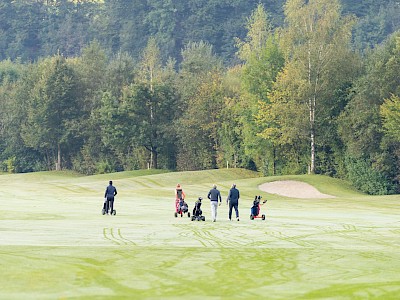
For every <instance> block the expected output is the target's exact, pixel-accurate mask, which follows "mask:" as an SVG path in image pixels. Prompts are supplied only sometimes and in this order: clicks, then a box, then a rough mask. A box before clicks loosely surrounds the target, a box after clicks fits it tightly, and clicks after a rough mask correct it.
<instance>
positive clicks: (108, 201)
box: [104, 180, 117, 214]
mask: <svg viewBox="0 0 400 300" xmlns="http://www.w3.org/2000/svg"><path fill="white" fill-rule="evenodd" d="M116 195H117V189H116V188H115V186H113V182H112V181H111V180H110V182H109V185H108V186H107V188H106V192H105V193H104V209H105V212H106V214H108V211H109V210H110V214H112V213H113V210H114V197H115V196H116Z"/></svg>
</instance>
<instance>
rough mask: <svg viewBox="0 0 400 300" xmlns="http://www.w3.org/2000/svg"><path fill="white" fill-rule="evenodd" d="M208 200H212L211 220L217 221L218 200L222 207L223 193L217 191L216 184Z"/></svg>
mask: <svg viewBox="0 0 400 300" xmlns="http://www.w3.org/2000/svg"><path fill="white" fill-rule="evenodd" d="M207 198H208V199H210V202H211V218H212V220H213V222H215V221H217V209H218V200H219V205H221V201H222V198H221V193H220V192H219V191H218V190H217V185H216V184H214V185H213V188H212V189H211V190H210V191H209V192H208V195H207Z"/></svg>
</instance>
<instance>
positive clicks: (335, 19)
mask: <svg viewBox="0 0 400 300" xmlns="http://www.w3.org/2000/svg"><path fill="white" fill-rule="evenodd" d="M284 10H285V23H286V27H285V28H284V29H283V30H282V49H283V50H284V52H285V57H286V65H285V68H284V70H283V72H282V73H281V75H280V76H279V78H278V80H277V82H276V84H275V86H274V90H273V91H272V93H271V95H270V98H271V102H272V103H271V105H267V107H264V109H265V110H267V111H268V110H270V111H273V112H274V115H275V120H274V119H272V120H271V119H270V120H269V122H270V124H271V126H270V127H269V128H267V129H266V131H265V132H264V136H269V135H270V134H272V136H275V138H277V139H280V141H279V143H286V142H290V139H289V140H287V141H286V142H285V141H283V140H282V139H283V138H288V137H290V136H292V137H296V138H297V139H298V138H300V139H301V138H303V136H302V135H301V134H300V135H298V134H297V133H299V132H300V133H301V131H302V130H301V129H300V128H299V127H302V126H304V120H307V124H306V130H307V131H308V134H307V135H308V138H307V139H308V143H309V148H310V153H309V155H310V159H309V168H308V169H309V170H308V171H309V173H314V172H315V158H316V137H317V135H318V132H317V131H318V123H319V119H318V118H322V115H323V114H322V113H323V111H324V109H325V108H327V107H328V106H329V105H331V104H332V101H333V100H334V98H333V94H334V90H335V89H336V88H337V87H338V86H340V85H341V84H343V83H344V82H346V81H347V80H349V77H351V74H352V69H351V67H350V66H349V65H350V64H349V63H348V62H349V59H350V57H352V53H351V50H350V40H351V29H352V25H353V23H354V22H353V18H352V17H342V16H341V7H340V4H339V1H338V0H310V1H305V0H288V1H287V2H286V5H285V7H284ZM289 79H290V80H289ZM280 106H281V109H278V107H280ZM290 109H292V110H293V111H292V112H291V113H288V110H290ZM305 112H306V114H307V115H304V113H305ZM285 115H286V116H289V115H292V117H291V118H286V117H285ZM296 120H297V121H298V122H300V123H299V124H296ZM289 124H290V125H289ZM302 124H303V125H302ZM283 129H284V130H288V131H289V132H283V131H282V130H283ZM296 131H297V133H296ZM290 132H292V133H293V134H291V133H290Z"/></svg>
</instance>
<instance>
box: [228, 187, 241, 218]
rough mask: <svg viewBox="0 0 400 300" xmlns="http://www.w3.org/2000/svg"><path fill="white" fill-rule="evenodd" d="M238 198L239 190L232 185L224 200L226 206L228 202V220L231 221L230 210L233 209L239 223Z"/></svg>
mask: <svg viewBox="0 0 400 300" xmlns="http://www.w3.org/2000/svg"><path fill="white" fill-rule="evenodd" d="M239 198H240V193H239V190H238V189H237V188H236V184H232V188H231V189H230V190H229V194H228V198H227V199H226V204H228V202H229V220H231V219H232V208H235V212H236V220H238V221H239V208H238V207H239Z"/></svg>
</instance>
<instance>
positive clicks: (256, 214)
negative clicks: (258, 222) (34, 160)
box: [250, 196, 267, 220]
mask: <svg viewBox="0 0 400 300" xmlns="http://www.w3.org/2000/svg"><path fill="white" fill-rule="evenodd" d="M261 198H262V197H261V196H255V197H254V201H253V206H252V207H251V209H250V220H254V219H259V218H261V219H262V220H265V215H264V214H262V215H261V216H260V210H261V205H264V204H265V203H266V202H267V200H264V201H263V202H262V203H260V202H261Z"/></svg>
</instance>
